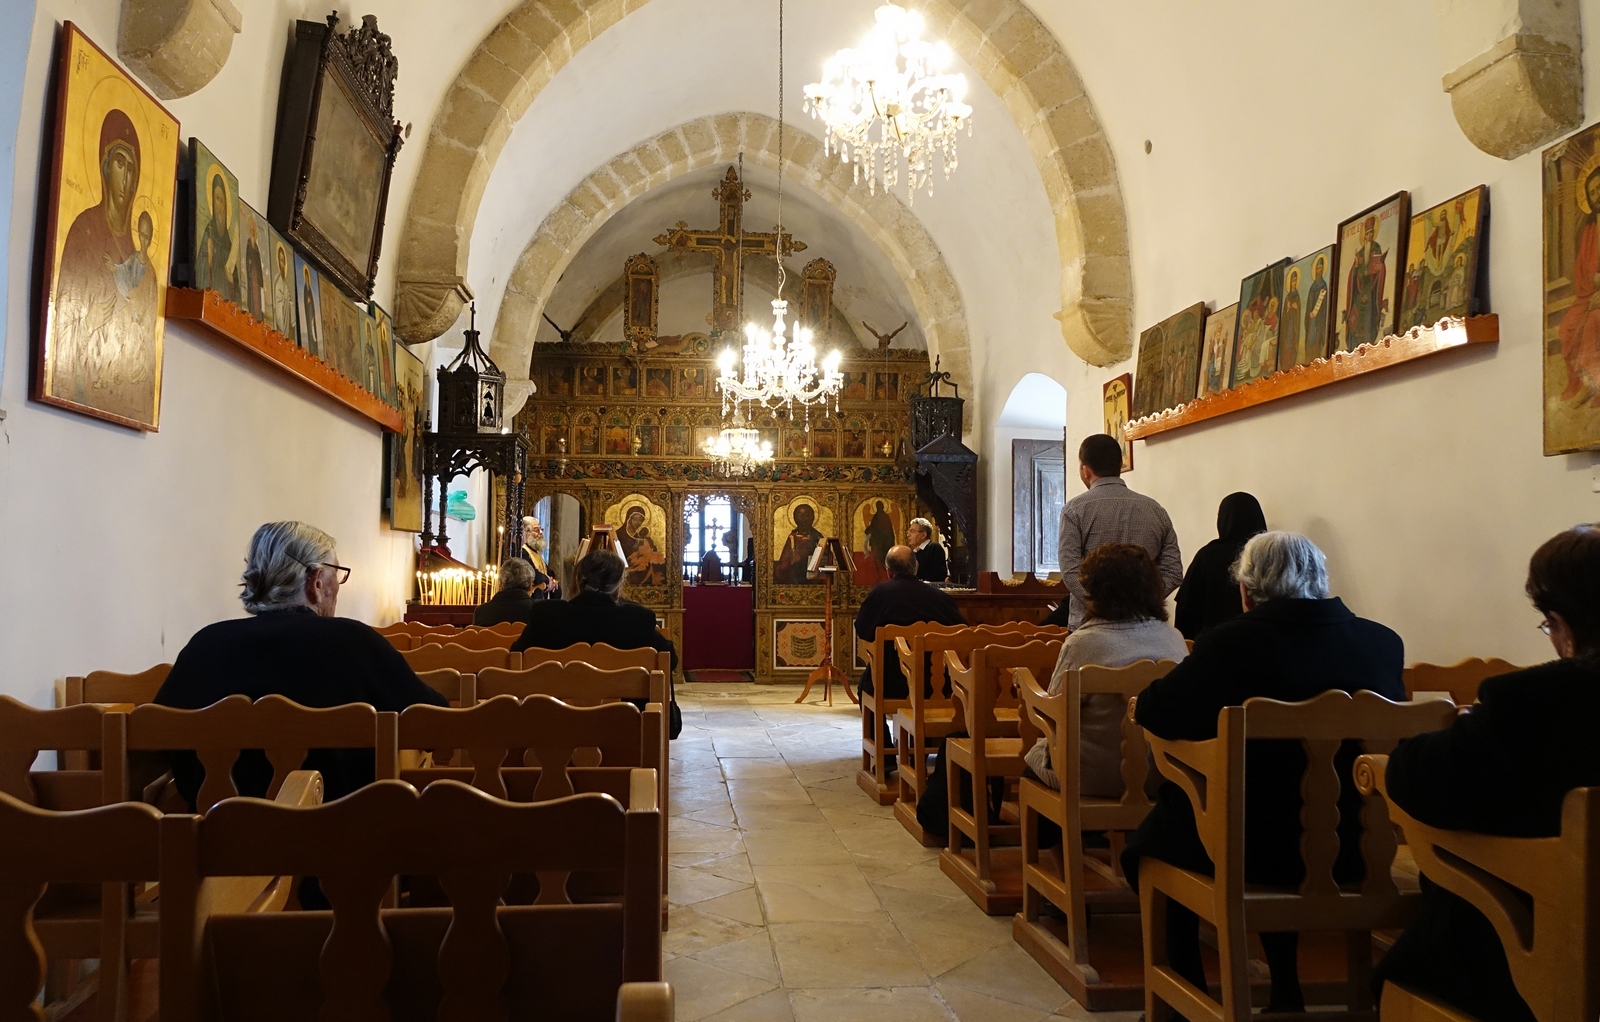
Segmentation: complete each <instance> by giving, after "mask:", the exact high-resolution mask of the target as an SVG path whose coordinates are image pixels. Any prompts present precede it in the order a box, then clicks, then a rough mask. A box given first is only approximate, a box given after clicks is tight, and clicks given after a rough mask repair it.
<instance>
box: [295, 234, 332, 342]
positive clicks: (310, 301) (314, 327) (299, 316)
mask: <svg viewBox="0 0 1600 1022" xmlns="http://www.w3.org/2000/svg"><path fill="white" fill-rule="evenodd" d="M294 307H295V320H296V323H297V325H298V336H297V337H296V341H297V343H298V344H299V345H300V347H302V348H304V349H305V350H306V351H307V352H308V353H309V354H312V355H315V356H316V357H317V358H321V359H323V360H324V361H326V358H325V356H324V355H323V353H322V284H321V282H320V281H319V279H318V274H317V271H316V270H315V269H314V268H313V267H312V266H311V264H310V263H308V262H306V261H305V259H303V258H301V257H300V256H299V255H298V254H296V255H295V257H294Z"/></svg>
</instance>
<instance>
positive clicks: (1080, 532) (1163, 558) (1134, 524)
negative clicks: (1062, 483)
mask: <svg viewBox="0 0 1600 1022" xmlns="http://www.w3.org/2000/svg"><path fill="white" fill-rule="evenodd" d="M1121 476H1122V447H1121V446H1120V445H1119V444H1118V443H1117V441H1116V438H1115V437H1111V436H1107V435H1106V434H1104V433H1096V434H1094V435H1093V436H1091V437H1087V438H1085V439H1084V441H1083V443H1082V444H1080V445H1079V446H1078V478H1080V479H1082V480H1083V485H1085V486H1087V487H1088V488H1089V492H1087V493H1080V494H1078V495H1077V496H1076V497H1073V498H1072V499H1071V500H1069V501H1067V503H1066V505H1065V506H1064V507H1062V509H1061V546H1060V554H1061V581H1062V582H1064V583H1066V586H1067V591H1068V593H1069V594H1070V598H1071V601H1072V602H1071V607H1070V613H1069V616H1068V619H1067V626H1068V627H1069V628H1077V627H1078V626H1079V625H1080V624H1082V623H1083V619H1084V617H1085V615H1086V614H1087V609H1086V608H1085V606H1084V593H1083V586H1082V584H1081V583H1079V581H1078V565H1079V564H1081V563H1083V559H1084V558H1085V557H1087V556H1089V551H1091V550H1093V549H1094V548H1095V547H1097V546H1099V545H1100V544H1102V543H1133V544H1135V545H1136V546H1142V547H1144V548H1145V549H1146V550H1147V551H1149V553H1150V556H1151V558H1152V559H1154V560H1155V562H1156V567H1157V568H1159V569H1160V570H1161V578H1162V580H1163V581H1164V582H1165V583H1166V586H1167V589H1166V591H1167V592H1169V593H1170V592H1171V591H1172V590H1174V589H1176V588H1178V583H1180V582H1182V581H1183V555H1182V554H1180V553H1179V552H1178V534H1177V533H1176V532H1174V531H1173V529H1172V519H1171V518H1169V517H1168V516H1167V512H1166V509H1165V508H1163V507H1162V506H1161V505H1160V504H1158V503H1156V501H1155V499H1154V498H1152V497H1146V496H1145V495H1144V494H1142V493H1134V492H1133V491H1132V490H1130V489H1128V484H1127V483H1125V482H1123V481H1122V478H1121Z"/></svg>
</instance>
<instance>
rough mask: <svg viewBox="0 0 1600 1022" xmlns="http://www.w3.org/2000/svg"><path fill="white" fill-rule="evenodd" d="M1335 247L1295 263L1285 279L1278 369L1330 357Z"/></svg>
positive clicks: (1329, 247)
mask: <svg viewBox="0 0 1600 1022" xmlns="http://www.w3.org/2000/svg"><path fill="white" fill-rule="evenodd" d="M1332 267H1333V246H1332V245H1329V246H1328V247H1327V248H1323V249H1318V250H1317V251H1315V252H1313V253H1311V254H1310V255H1308V256H1306V257H1305V258H1304V259H1301V260H1300V261H1299V262H1296V263H1293V264H1291V265H1290V266H1289V269H1288V270H1287V271H1285V272H1284V275H1283V308H1282V311H1281V314H1280V315H1279V317H1278V318H1279V320H1280V322H1279V325H1278V369H1279V370H1280V371H1281V370H1284V369H1293V368H1294V367H1295V366H1303V365H1310V364H1311V363H1312V362H1315V361H1316V360H1317V359H1319V358H1322V357H1324V356H1325V355H1327V354H1328V327H1329V326H1330V325H1332V323H1333V316H1332V312H1333V290H1332V289H1331V288H1330V287H1329V286H1328V282H1329V280H1330V279H1331V277H1330V274H1331V272H1332Z"/></svg>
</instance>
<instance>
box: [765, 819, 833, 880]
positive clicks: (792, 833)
mask: <svg viewBox="0 0 1600 1022" xmlns="http://www.w3.org/2000/svg"><path fill="white" fill-rule="evenodd" d="M744 848H745V854H747V855H748V856H749V857H750V864H751V865H752V866H773V865H784V864H793V865H797V866H804V865H807V864H809V863H840V864H844V865H848V864H850V863H852V862H853V861H854V860H853V859H851V857H850V850H849V849H847V848H846V847H845V846H844V842H842V841H840V840H839V836H838V835H837V834H835V833H834V831H833V828H832V827H829V826H826V825H811V824H804V823H788V824H774V825H772V826H767V827H762V828H760V829H759V830H750V831H746V832H745V834H744ZM851 872H854V870H851Z"/></svg>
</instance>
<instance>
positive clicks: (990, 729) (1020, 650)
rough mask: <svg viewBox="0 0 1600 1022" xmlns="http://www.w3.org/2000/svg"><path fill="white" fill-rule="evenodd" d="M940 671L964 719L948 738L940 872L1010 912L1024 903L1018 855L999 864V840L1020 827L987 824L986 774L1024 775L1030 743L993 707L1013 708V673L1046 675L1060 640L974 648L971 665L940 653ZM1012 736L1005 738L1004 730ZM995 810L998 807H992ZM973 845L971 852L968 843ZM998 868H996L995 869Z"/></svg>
mask: <svg viewBox="0 0 1600 1022" xmlns="http://www.w3.org/2000/svg"><path fill="white" fill-rule="evenodd" d="M944 656H945V673H947V674H948V675H949V676H950V687H951V689H952V691H953V693H954V699H955V701H956V703H957V704H958V714H959V717H958V719H960V720H962V721H964V729H965V730H966V732H967V737H966V738H951V739H949V740H947V741H946V742H945V768H946V774H945V780H946V783H947V784H948V796H949V799H950V802H949V805H950V828H949V832H948V834H947V835H946V837H947V841H946V845H945V849H944V851H942V852H940V853H939V869H940V870H941V871H943V872H944V874H945V876H948V877H949V878H950V879H952V880H954V881H955V882H956V886H957V887H959V888H961V890H962V891H963V892H965V893H966V895H967V897H969V898H971V899H972V900H973V903H974V904H976V905H977V906H978V907H979V908H981V909H983V911H984V912H985V913H987V914H988V915H992V916H996V915H1013V914H1015V913H1016V912H1017V911H1018V910H1019V909H1021V908H1022V857H1021V853H1020V851H1019V852H1017V853H1016V855H1015V856H1006V857H1005V861H1004V863H1003V864H1002V863H997V861H996V857H995V855H994V851H993V849H994V845H995V843H996V842H997V841H999V842H1003V843H1005V844H1007V845H1011V846H1017V845H1019V844H1020V843H1021V840H1022V833H1021V828H1019V827H1018V826H1016V825H1013V824H1001V825H999V826H993V825H991V824H990V823H989V783H988V782H989V778H991V777H1000V778H1004V779H1005V782H1006V784H1007V785H1009V784H1010V783H1011V782H1012V781H1015V780H1017V779H1020V778H1021V777H1022V773H1023V770H1024V769H1025V767H1024V764H1023V761H1022V757H1023V754H1024V753H1025V752H1027V748H1026V747H1025V746H1024V745H1023V743H1022V738H1021V737H1018V736H1016V721H1015V720H1012V721H1010V722H1009V724H1010V726H1009V727H1005V726H1002V724H1001V721H1000V718H999V714H998V711H999V710H1000V709H1002V708H1005V707H1010V708H1013V709H1014V708H1015V707H1016V706H1017V696H1016V686H1015V684H1014V682H1013V681H1012V677H1011V676H1012V672H1013V671H1015V670H1017V669H1019V668H1025V669H1027V670H1029V671H1032V672H1033V673H1034V675H1035V676H1038V675H1040V674H1045V675H1048V674H1049V673H1050V672H1051V671H1052V670H1054V669H1055V665H1056V660H1057V659H1058V658H1060V656H1061V642H1060V640H1057V641H1054V642H1038V641H1035V642H1030V643H1028V644H1026V645H1023V646H993V645H990V646H979V647H977V648H976V649H974V650H973V651H972V662H971V664H970V666H969V665H964V664H962V663H961V661H960V659H959V658H957V657H956V655H955V654H954V653H946V654H945V655H944ZM1008 730H1009V731H1010V732H1011V735H1010V736H1007V735H1006V732H1007V731H1008ZM963 774H964V775H966V776H967V777H968V778H970V779H971V784H972V811H971V812H968V811H967V810H965V809H963V808H962V807H961V791H962V784H961V780H962V775H963ZM995 808H996V810H999V809H1000V808H1001V807H1000V806H996V807H995ZM968 841H970V842H971V843H972V850H971V855H970V857H969V856H968V853H967V849H966V844H967V842H968ZM997 867H999V868H997Z"/></svg>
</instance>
